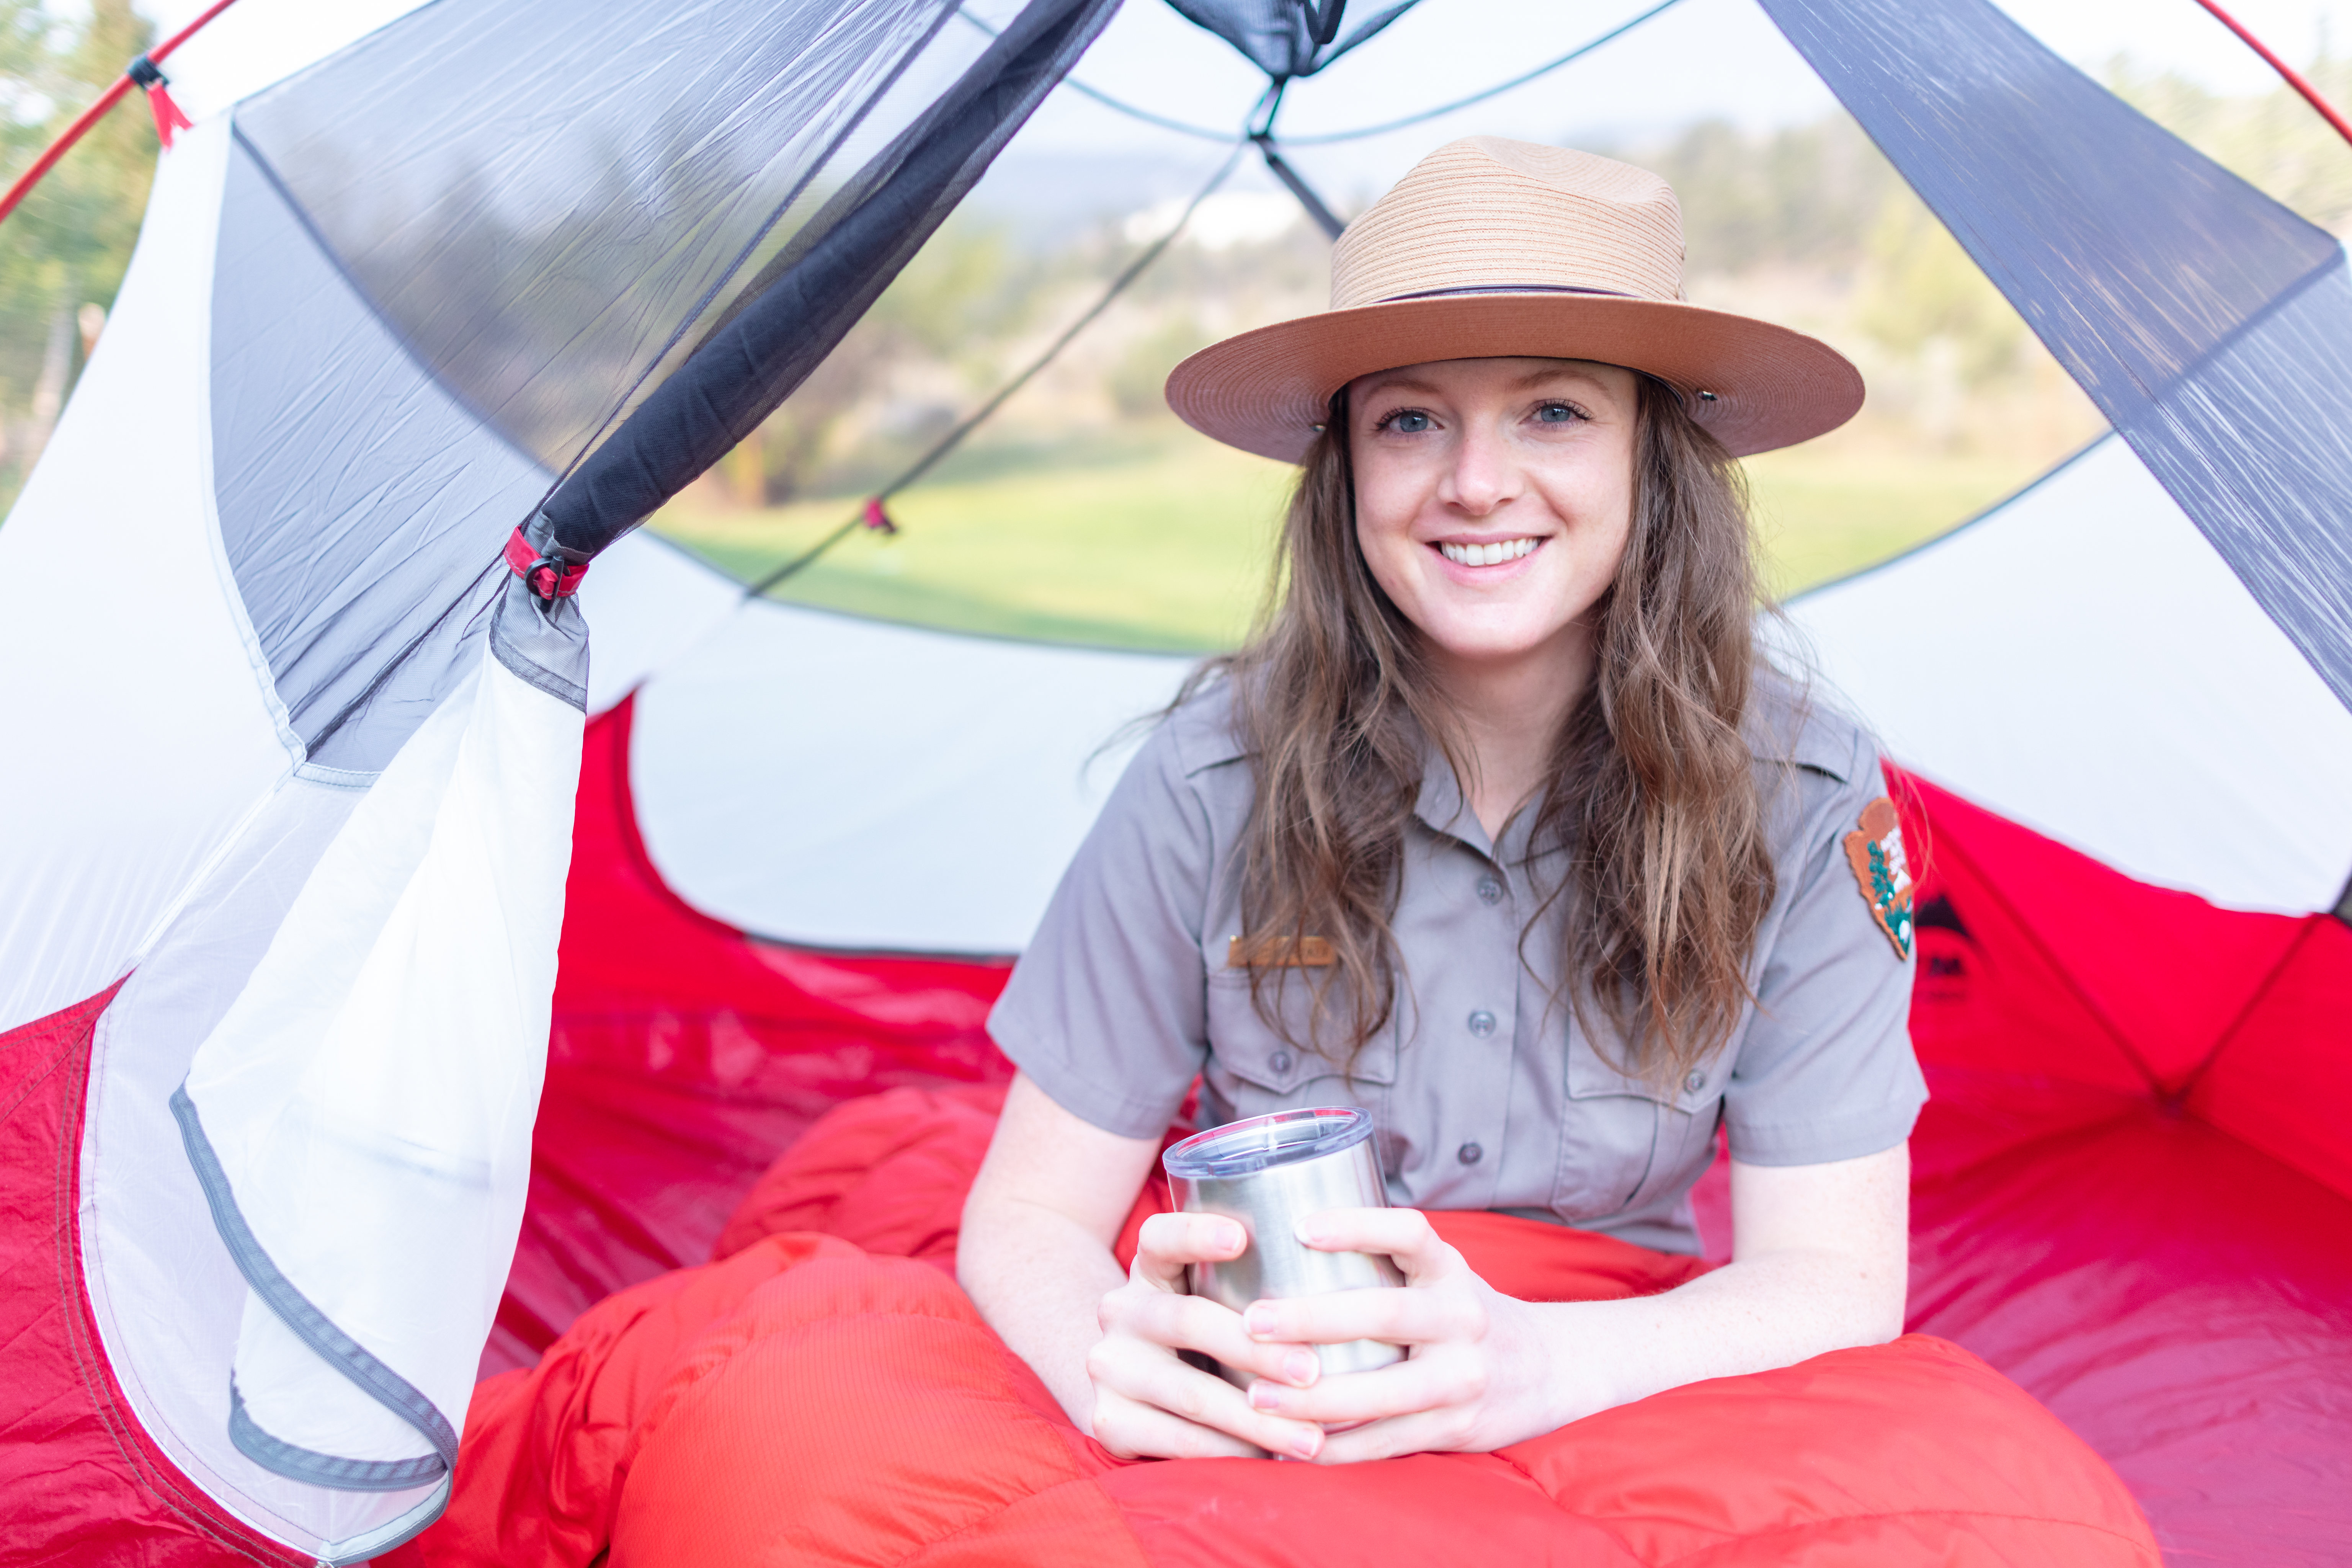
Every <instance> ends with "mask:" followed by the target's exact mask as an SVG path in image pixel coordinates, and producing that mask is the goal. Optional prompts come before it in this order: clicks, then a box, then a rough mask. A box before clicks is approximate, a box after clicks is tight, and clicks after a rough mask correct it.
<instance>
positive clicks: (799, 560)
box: [743, 135, 1250, 598]
mask: <svg viewBox="0 0 2352 1568" xmlns="http://www.w3.org/2000/svg"><path fill="white" fill-rule="evenodd" d="M1223 140H1224V141H1227V142H1232V143H1233V148H1234V150H1233V152H1232V153H1229V154H1228V155H1227V156H1226V158H1225V161H1224V162H1223V163H1221V164H1219V165H1218V167H1217V172H1216V173H1215V174H1212V175H1210V176H1209V183H1208V184H1205V185H1202V187H1201V188H1200V190H1199V191H1198V192H1196V193H1195V194H1194V195H1193V197H1192V201H1191V202H1189V203H1187V204H1186V205H1185V207H1184V211H1183V214H1182V216H1179V217H1178V218H1177V220H1176V222H1175V224H1174V225H1173V226H1171V228H1170V229H1169V230H1168V232H1167V233H1166V234H1163V235H1161V236H1160V237H1159V238H1158V239H1155V240H1153V241H1152V242H1151V243H1150V245H1148V246H1146V247H1144V248H1143V250H1142V252H1141V253H1140V254H1139V255H1138V256H1137V257H1136V258H1135V259H1134V260H1132V261H1130V262H1129V263H1128V264H1127V266H1126V267H1125V268H1122V269H1121V270H1120V272H1119V274H1118V277H1116V278H1114V279H1111V281H1110V287H1109V288H1108V289H1104V290H1103V291H1102V295H1101V297H1100V298H1099V299H1097V300H1095V302H1094V304H1093V305H1091V306H1089V307H1088V308H1087V312H1086V314H1084V315H1082V316H1080V317H1079V318H1078V319H1077V320H1076V321H1072V322H1071V323H1070V324H1069V325H1068V326H1067V327H1066V328H1064V329H1063V331H1062V333H1061V335H1060V336H1059V337H1057V338H1055V340H1054V341H1053V342H1051V343H1049V344H1047V345H1046V347H1045V353H1041V354H1039V355H1038V356H1037V357H1036V358H1035V359H1034V360H1031V361H1030V362H1029V363H1028V364H1027V365H1026V366H1024V367H1023V369H1022V371H1021V373H1020V374H1018V375H1015V376H1014V377H1013V379H1012V380H1010V381H1008V382H1006V383H1005V384H1003V386H1000V387H998V388H997V389H996V392H995V394H994V395H992V396H991V397H990V398H989V400H988V401H987V402H985V403H983V404H982V405H980V406H979V407H978V408H976V409H974V410H973V411H972V412H971V414H970V415H969V416H966V417H965V418H964V420H963V422H962V423H961V424H960V425H958V426H956V427H955V428H954V429H952V430H950V431H949V432H948V433H947V434H946V435H944V436H942V437H940V438H939V439H938V440H937V441H934V442H933V443H931V446H930V447H929V450H927V451H926V452H924V454H923V455H922V456H921V457H919V458H916V459H915V460H914V462H913V463H911V464H909V465H908V467H907V468H904V469H902V470H900V472H899V474H898V477H897V478H896V479H892V480H891V481H890V482H889V483H888V484H887V485H885V486H883V487H882V488H881V489H878V490H877V491H875V492H874V494H873V495H872V496H870V497H868V498H867V499H866V500H865V501H864V502H863V503H861V504H860V506H859V508H858V510H856V512H855V513H853V514H852V515H851V516H850V518H849V519H848V521H845V522H844V523H842V524H841V525H840V526H839V527H837V528H835V530H834V531H832V532H830V533H828V534H826V535H825V536H824V538H823V539H820V540H818V541H817V542H815V543H814V544H813V545H811V546H810V547H809V548H808V549H806V550H804V551H803V552H801V553H800V554H798V555H795V556H793V558H792V559H791V560H790V561H787V562H785V563H783V564H782V565H781V566H779V567H777V568H776V569H775V570H774V571H772V572H771V573H769V574H767V575H766V576H764V577H762V578H761V579H760V580H759V581H758V582H756V583H753V584H751V586H750V587H748V588H745V589H744V590H743V595H744V597H746V598H756V597H758V596H759V595H761V594H764V593H766V592H767V591H768V590H769V589H771V588H772V587H774V586H775V585H776V584H779V583H781V582H782V581H783V580H784V579H785V578H787V577H790V576H792V575H793V574H795V573H797V572H799V571H801V570H802V569H803V567H805V566H807V565H808V564H809V563H812V562H814V560H816V558H817V557H818V556H820V555H823V554H824V552H826V551H828V550H830V549H832V548H833V547H834V546H835V545H836V544H838V543H840V542H842V541H843V540H845V539H846V538H848V537H849V536H850V535H851V534H852V533H855V532H856V531H857V530H858V529H860V528H862V527H866V526H868V525H869V524H868V520H869V517H870V516H871V515H872V514H873V513H874V511H875V510H877V509H878V508H879V507H880V505H881V503H882V502H884V501H886V500H889V499H890V498H891V497H892V496H894V495H896V494H898V492H899V491H900V490H902V489H906V488H907V487H908V485H911V484H913V483H914V482H915V481H916V480H917V479H921V478H922V477H923V476H924V475H925V474H927V473H929V472H930V471H931V468H932V467H933V466H934V465H935V464H937V463H938V462H939V460H940V458H944V457H946V456H947V455H948V454H949V453H950V452H951V451H953V450H955V448H956V447H959V446H961V444H962V442H963V438H964V437H967V436H969V435H971V433H972V431H974V430H975V429H977V428H979V426H980V425H981V424H982V421H984V420H986V419H987V418H988V416H990V415H992V414H994V413H995V412H996V411H997V410H998V409H1000V408H1002V407H1003V406H1004V405H1005V402H1006V400H1007V399H1009V398H1011V397H1012V395H1013V394H1014V393H1016V392H1018V391H1020V390H1021V389H1022V388H1023V387H1024V386H1026V385H1027V384H1029V381H1030V378H1031V377H1033V376H1034V375H1035V374H1037V373H1038V372H1039V371H1041V370H1044V369H1045V367H1046V365H1048V364H1050V363H1053V360H1054V357H1055V355H1056V354H1058V353H1061V352H1062V351H1063V350H1064V349H1066V348H1068V347H1069V346H1070V344H1071V342H1073V341H1075V340H1076V337H1077V335H1078V334H1079V333H1080V332H1082V331H1086V330H1087V327H1088V326H1090V325H1092V324H1093V322H1094V320H1095V318H1096V317H1097V316H1099V315H1101V314H1102V313H1103V312H1104V311H1105V310H1108V309H1110V302H1111V301H1112V300H1116V299H1118V297H1119V295H1120V294H1121V293H1122V292H1123V291H1125V289H1126V288H1127V286H1128V285H1129V284H1130V283H1132V282H1134V281H1135V280H1136V279H1138V278H1139V277H1141V276H1142V275H1143V269H1144V268H1147V267H1149V266H1150V265H1151V264H1152V263H1153V262H1154V261H1157V260H1159V259H1160V256H1161V254H1162V253H1163V252H1165V251H1166V250H1167V248H1168V247H1170V246H1171V245H1173V244H1174V243H1175V242H1176V237H1177V236H1178V235H1180V234H1182V233H1183V232H1184V228H1185V226H1186V225H1188V224H1190V223H1191V222H1192V215H1193V214H1194V213H1196V212H1198V211H1199V210H1200V208H1201V204H1202V202H1204V201H1207V200H1208V199H1209V197H1210V196H1211V195H1213V193H1214V192H1215V191H1216V189H1217V187H1218V186H1219V185H1222V184H1224V183H1225V178H1226V176H1227V175H1229V174H1232V173H1233V172H1234V165H1235V164H1237V163H1240V162H1241V158H1242V153H1244V152H1245V151H1246V150H1247V149H1248V147H1249V145H1250V139H1249V137H1248V136H1247V135H1243V136H1239V137H1233V136H1228V137H1224V138H1223Z"/></svg>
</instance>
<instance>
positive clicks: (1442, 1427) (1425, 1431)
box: [1316, 1405, 1477, 1465]
mask: <svg viewBox="0 0 2352 1568" xmlns="http://www.w3.org/2000/svg"><path fill="white" fill-rule="evenodd" d="M1476 1434H1477V1424H1476V1418H1475V1413H1474V1412H1473V1411H1472V1410H1471V1409H1469V1408H1468V1407H1467V1406H1464V1405H1447V1406H1444V1408H1442V1409H1437V1410H1423V1411H1419V1412H1416V1413H1415V1414H1413V1415H1397V1416H1392V1417H1391V1418H1390V1419H1388V1420H1385V1421H1373V1422H1370V1423H1367V1424H1366V1425H1364V1426H1357V1427H1353V1428H1351V1429H1349V1430H1348V1431H1346V1432H1340V1433H1336V1434H1334V1435H1333V1436H1330V1437H1328V1438H1327V1439H1326V1440H1325V1441H1324V1444H1323V1451H1322V1452H1321V1453H1320V1454H1318V1455H1317V1456H1316V1462H1317V1463H1318V1464H1325V1465H1354V1464H1360V1463H1362V1462H1363V1461H1364V1460H1366V1459H1393V1458H1398V1457H1400V1456H1401V1455H1405V1454H1455V1453H1460V1452H1462V1451H1463V1450H1465V1449H1466V1448H1475V1447H1477V1436H1476Z"/></svg>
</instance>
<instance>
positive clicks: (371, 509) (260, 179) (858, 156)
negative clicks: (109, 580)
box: [211, 0, 1117, 774]
mask: <svg viewBox="0 0 2352 1568" xmlns="http://www.w3.org/2000/svg"><path fill="white" fill-rule="evenodd" d="M1116 3H1117V0H991V3H990V5H989V8H990V9H991V10H992V12H993V13H994V15H993V16H992V18H991V21H990V26H992V28H993V29H994V30H995V32H996V34H997V36H996V37H989V36H987V35H986V34H984V33H982V32H981V31H980V30H978V29H974V28H971V27H948V26H946V23H947V22H948V21H949V19H950V17H952V16H953V15H954V6H953V5H952V4H951V0H783V3H781V4H780V3H777V0H437V3H436V4H435V5H427V6H424V7H421V8H420V9H418V10H416V11H414V12H411V13H410V14H409V15H407V16H404V17H402V18H401V19H399V20H398V21H396V22H394V23H393V24H391V25H389V26H386V27H384V28H383V29H382V30H381V31H379V32H377V33H375V34H373V35H372V36H370V37H367V38H365V39H363V40H362V41H361V42H360V43H358V44H356V45H354V46H353V47H351V48H348V49H346V50H344V51H342V52H341V53H340V54H338V55H336V56H334V57H333V58H330V59H328V60H326V61H324V62H322V63H321V64H320V65H318V66H317V67H314V68H311V69H310V70H308V71H306V72H303V73H302V74H300V75H299V76H297V77H295V78H293V79H290V80H289V81H287V82H285V83H283V84H281V85H279V86H278V87H276V88H273V89H270V90H268V92H266V93H263V94H261V95H258V96H257V97H256V98H254V99H252V100H247V102H245V103H243V104H241V105H239V106H238V108H237V110H236V112H235V115H234V119H233V133H234V136H235V145H234V146H233V148H232V149H231V150H230V153H229V158H228V171H227V176H226V185H225V187H224V191H223V195H222V205H221V217H220V228H219V239H218V250H217V255H216V266H215V283H214V299H213V330H212V333H211V343H212V396H213V411H212V412H213V417H212V432H213V460H214V471H215V496H216V500H217V502H218V509H219V517H220V526H221V535H222V540H223V543H224V545H225V546H226V552H227V554H228V557H229V563H230V565H231V568H232V570H233V571H234V573H235V574H236V582H237V586H238V592H239V594H240V595H241V596H242V598H243V600H244V604H245V608H246V611H247V618H248V620H249V622H250V624H251V626H252V627H253V629H254V634H255V636H256V637H257V641H258V643H259V645H260V647H261V650H262V652H263V654H264V655H265V657H266V658H268V662H269V666H270V670H271V673H272V676H273V678H274V679H275V681H276V684H277V694H278V700H279V702H280V704H281V705H282V707H283V709H284V711H285V714H286V721H287V723H288V725H289V728H290V729H291V731H293V733H294V734H296V735H297V736H299V738H300V739H301V741H302V742H303V743H304V745H305V747H306V748H307V750H308V752H309V756H310V763H312V764H315V765H317V766H320V767H323V768H330V769H333V770H338V771H341V772H347V773H362V774H363V773H369V772H372V771H373V770H374V769H376V768H380V767H382V766H383V763H384V762H385V760H386V759H387V758H388V757H389V756H390V755H391V754H392V753H393V752H394V751H395V750H397V748H398V746H399V745H400V743H401V742H402V741H403V740H404V738H405V737H406V735H407V734H408V733H410V732H411V731H413V730H414V728H415V724H416V723H418V722H420V721H421V720H422V718H423V716H424V715H425V714H426V713H428V712H430V711H432V710H433V709H434V708H435V706H436V704H437V703H438V702H439V700H441V697H442V695H443V694H444V692H445V690H446V688H447V685H448V682H449V680H450V679H451V674H452V671H454V670H456V669H458V668H461V667H462V664H463V659H462V658H461V654H462V651H463V650H464V649H465V648H466V647H468V646H470V643H471V641H472V639H474V638H477V637H479V636H481V635H482V627H483V626H484V625H485V622H484V611H485V606H486V605H488V603H489V602H490V601H491V599H492V598H493V597H494V596H495V592H496V588H497V584H498V582H499V574H500V573H501V572H502V570H503V569H502V568H499V566H498V564H497V563H498V561H499V548H500V544H501V542H502V541H503V539H504V538H505V536H506V535H507V534H509V532H510V531H512V530H514V529H515V528H516V527H517V526H518V525H521V524H524V523H526V522H527V521H528V522H530V526H531V530H532V535H531V537H532V542H534V543H535V544H538V545H540V546H541V547H542V548H546V549H558V548H561V549H563V550H565V551H568V552H570V553H571V554H572V555H575V556H578V557H582V558H584V557H586V556H590V555H593V553H594V552H596V551H597V550H599V549H602V548H603V547H604V545H605V544H607V543H609V542H611V541H612V540H613V539H614V537H616V536H617V535H618V534H619V533H621V532H622V531H625V530H626V529H628V528H630V527H633V526H634V525H635V524H636V523H637V522H639V521H642V520H643V519H644V518H645V517H646V515H648V514H649V513H650V512H651V511H652V510H654V509H655V508H656V507H657V506H658V505H659V504H660V503H661V502H662V501H664V500H667V499H668V498H669V497H670V496H671V495H673V494H675V493H676V492H677V490H678V489H681V488H683V487H684V486H685V485H686V484H687V483H688V481H689V480H691V479H693V478H694V477H695V476H696V475H697V474H698V473H700V472H701V471H702V470H703V469H704V468H707V467H708V466H709V464H710V463H711V462H713V461H715V460H716V459H717V458H719V456H721V455H723V454H724V453H725V451H726V450H727V449H728V448H729V447H731V446H732V445H733V444H734V442H735V441H736V439H737V438H739V437H740V435H741V434H742V433H743V431H744V430H746V429H748V428H749V427H750V426H751V425H752V424H756V423H757V421H758V420H759V419H760V418H761V417H762V416H765V415H766V414H767V413H768V412H769V410H771V409H772V408H773V407H774V406H775V405H776V404H777V403H778V402H780V401H781V400H782V398H783V397H784V396H785V395H788V394H789V393H790V392H791V391H792V390H793V386H795V385H796V384H798V382H799V381H800V379H801V378H802V377H803V376H805V375H806V374H807V373H808V372H809V371H810V370H811V369H813V368H814V366H815V365H816V364H817V363H818V362H819V361H821V360H822V359H823V358H824V355H825V353H827V352H828V351H830V350H831V349H832V347H833V346H834V345H835V343H836V342H839V340H840V338H841V337H842V335H843V333H845V331H847V330H848V328H849V326H850V324H851V323H852V322H853V321H856V318H857V317H858V315H860V314H861V313H862V312H863V311H864V310H866V306H867V305H869V304H870V303H871V302H872V300H874V298H875V296H876V295H877V293H878V292H879V291H880V290H881V289H883V288H884V287H885V286H886V285H887V283H888V282H889V281H890V279H891V278H892V277H893V276H895V275H896V274H897V272H898V269H899V268H901V267H902V266H903V265H904V264H905V262H906V261H907V260H908V258H909V257H910V256H911V255H912V254H913V253H914V251H915V250H916V249H917V247H919V246H920V245H921V244H922V242H923V241H924V239H926V238H927V237H929V235H930V234H931V232H932V231H933V230H934V229H935V228H936V227H937V226H938V225H939V223H940V220H941V219H942V218H943V217H944V216H946V214H947V212H948V211H949V209H950V208H951V207H952V206H953V205H955V203H956V202H957V201H959V200H960V199H961V197H962V196H963V195H964V194H965V193H966V192H967V191H968V190H970V189H971V185H972V184H973V183H974V182H976V181H977V180H978V179H979V177H980V175H981V174H982V172H983V171H984V170H985V169H986V167H987V165H988V163H989V161H990V160H991V159H992V158H993V157H994V156H995V154H996V153H997V152H998V151H999V150H1000V149H1001V148H1002V147H1003V144H1004V142H1006V140H1008V139H1009V138H1010V137H1011V136H1012V134H1013V132H1014V131H1016V130H1017V129H1018V128H1019V127H1020V125H1021V124H1022V122H1023V121H1024V120H1025V119H1026V118H1027V116H1028V114H1029V113H1030V111H1031V110H1033V109H1034V107H1035V106H1036V104H1037V102H1038V100H1040V99H1041V98H1042V97H1043V96H1044V95H1045V92H1046V91H1047V90H1049V89H1051V88H1052V86H1053V85H1054V83H1055V81H1057V80H1059V79H1060V78H1061V76H1062V75H1063V73H1065V72H1066V71H1067V70H1068V68H1069V67H1070V65H1071V63H1072V62H1073V61H1075V59H1076V58H1077V55H1078V54H1079V53H1080V52H1081V51H1082V50H1083V49H1084V48H1085V47H1086V46H1087V43H1088V42H1090V41H1091V40H1092V38H1093V37H1094V36H1095V35H1096V34H1097V32H1098V31H1099V30H1100V29H1101V27H1102V26H1103V24H1104V22H1106V21H1107V20H1108V17H1109V16H1110V14H1111V12H1112V10H1113V9H1114V8H1115V5H1116ZM551 491H552V493H551ZM542 502H543V503H544V508H543V510H538V511H537V521H532V520H533V519H534V515H535V510H537V509H541V506H542ZM556 520H560V521H556Z"/></svg>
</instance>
